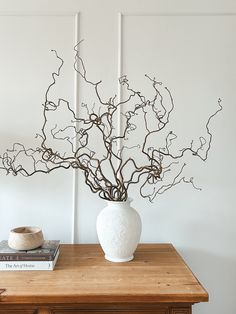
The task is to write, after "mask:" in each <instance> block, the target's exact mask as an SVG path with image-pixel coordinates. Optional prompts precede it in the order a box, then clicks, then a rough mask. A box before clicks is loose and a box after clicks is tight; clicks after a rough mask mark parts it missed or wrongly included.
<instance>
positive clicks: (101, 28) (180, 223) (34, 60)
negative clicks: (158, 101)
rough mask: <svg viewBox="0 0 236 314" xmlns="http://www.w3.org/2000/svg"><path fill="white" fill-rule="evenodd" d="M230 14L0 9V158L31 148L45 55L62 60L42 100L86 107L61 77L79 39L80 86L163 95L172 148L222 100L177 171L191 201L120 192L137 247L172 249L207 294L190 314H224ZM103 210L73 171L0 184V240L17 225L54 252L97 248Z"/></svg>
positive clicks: (202, 5)
mask: <svg viewBox="0 0 236 314" xmlns="http://www.w3.org/2000/svg"><path fill="white" fill-rule="evenodd" d="M235 4H236V3H235V1H233V0H224V1H223V0H219V1H214V0H209V1H203V0H199V1H193V0H191V1H189V0H180V1H172V0H167V1H160V0H147V1H137V0H128V1H127V0H120V1H115V0H99V1H94V0H71V1H69V2H68V1H65V0H55V1H54V0H52V1H50V2H49V1H46V0H42V1H36V0H21V1H16V0H12V1H3V0H0V40H1V41H0V43H1V49H0V154H1V152H2V151H4V150H5V149H6V148H7V147H10V145H11V143H13V142H15V141H20V142H22V143H25V144H26V145H27V146H30V145H33V143H35V138H34V135H35V133H37V132H39V131H40V128H41V126H42V106H41V104H42V103H43V102H44V95H45V89H46V88H47V86H48V85H49V83H50V82H51V73H52V71H55V70H56V69H57V66H58V62H57V60H56V59H55V57H54V56H53V54H52V53H51V52H50V50H51V49H56V50H57V51H58V53H59V55H60V56H62V57H63V59H64V61H65V64H64V67H63V70H62V76H61V78H60V79H59V80H58V82H57V86H56V88H55V92H54V96H57V97H63V98H65V99H67V100H69V101H70V102H71V104H72V105H73V106H75V103H76V107H75V108H76V110H77V112H78V113H79V114H80V110H81V107H80V104H81V102H82V101H84V102H87V103H92V102H93V101H94V99H93V96H92V94H91V93H90V92H89V91H88V90H87V89H86V88H85V86H84V84H83V82H82V81H81V79H80V78H78V77H77V76H76V74H75V73H74V71H73V61H74V52H73V47H74V44H75V42H76V41H78V40H79V39H84V42H83V43H82V45H81V54H82V57H83V59H84V62H85V65H86V69H87V75H88V77H89V79H91V80H93V81H97V80H100V79H101V80H102V84H101V88H100V91H101V95H102V97H103V98H104V99H108V98H109V97H111V96H113V95H114V94H115V93H116V94H118V97H121V98H122V97H124V96H125V95H124V92H123V91H122V90H120V89H119V87H118V84H117V82H118V81H117V78H118V76H120V75H122V74H127V75H128V78H129V79H130V82H131V84H132V86H133V87H134V88H135V89H139V90H140V91H142V92H143V93H144V94H145V95H150V94H151V93H152V88H151V87H150V84H148V81H147V80H146V79H145V77H144V74H146V73H147V74H149V75H150V76H155V77H156V78H157V79H158V80H160V81H162V82H163V84H164V85H166V86H168V87H169V89H170V90H171V92H172V94H173V97H174V101H175V112H174V113H173V116H172V123H171V127H172V128H173V130H174V131H175V132H176V133H177V134H179V144H181V145H182V144H186V143H188V142H189V140H190V139H192V138H193V139H195V140H197V138H198V136H199V135H205V133H203V132H202V131H203V130H204V123H205V121H206V119H207V118H208V116H209V114H211V113H212V112H214V110H215V109H216V108H217V100H218V98H219V97H221V98H222V100H223V102H222V104H223V107H224V109H223V111H222V113H221V114H220V115H218V116H217V117H216V118H215V119H214V121H212V130H213V134H214V138H213V142H212V149H211V151H210V154H209V158H208V161H207V162H206V163H202V162H200V161H197V160H196V159H195V160H194V159H192V158H190V156H188V160H187V161H188V166H189V167H188V172H187V174H188V175H189V176H193V177H194V178H195V182H196V184H197V185H198V186H200V187H202V191H201V192H198V191H195V190H193V189H192V188H191V187H190V186H186V185H180V186H178V187H176V188H175V189H173V190H172V191H168V192H167V193H166V194H164V195H162V196H161V197H159V198H158V199H157V200H156V201H155V202H154V203H153V204H151V203H149V202H148V201H147V200H143V199H142V198H141V197H140V196H139V195H138V190H137V189H136V188H135V187H134V188H132V189H131V197H133V198H134V199H135V201H134V206H135V207H137V209H138V211H139V212H140V214H141V216H142V221H143V233H142V239H141V240H142V242H172V243H173V244H174V245H175V246H176V247H177V249H179V251H180V252H181V253H182V255H183V257H184V258H185V259H186V260H187V261H188V263H189V265H190V267H191V268H192V269H193V270H194V272H195V273H196V275H197V276H198V278H199V279H200V280H201V281H202V283H203V284H204V285H205V287H206V288H207V290H208V291H209V293H210V302H209V303H208V304H200V305H196V306H194V310H193V313H194V314H209V313H216V314H221V313H223V312H227V313H235V312H236V307H235V304H234V295H233V292H234V290H235V289H234V284H235V276H236V273H235V263H236V254H235V252H236V246H235V240H234V239H235V237H236V233H235V232H236V231H235V219H236V214H235V210H234V207H235V206H234V198H235V197H234V194H235V177H236V171H235V167H234V156H235V153H236V146H235V139H234V135H235V134H236V129H235V123H234V117H235V99H234V98H235V97H234V89H235V83H236V65H235V55H236V42H235V29H236V15H235V14H234V13H236V6H235ZM76 12H80V15H79V18H78V16H77V17H76ZM120 12H121V13H120ZM63 119H64V116H63V114H62V116H60V117H59V120H60V121H62V120H63ZM137 138H139V137H138V136H137ZM157 141H158V139H157ZM103 206H104V202H103V201H102V200H100V199H98V197H97V195H95V194H92V193H91V192H90V190H89V188H88V187H87V186H86V185H85V184H84V178H83V174H81V173H80V172H77V173H74V172H73V171H68V170H67V171H58V172H55V173H51V174H50V175H48V176H43V175H37V176H34V177H32V178H23V177H12V176H5V174H4V173H1V174H0V239H1V238H2V239H3V238H7V236H8V232H9V230H10V229H11V228H12V227H15V226H20V225H26V224H29V225H39V226H41V227H42V228H43V230H44V233H45V237H47V238H51V239H52V238H60V239H61V241H62V242H71V241H72V240H75V241H76V242H82V243H83V242H85V243H88V242H97V236H96V230H95V224H96V217H97V214H98V213H99V211H100V209H101V208H102V207H103ZM222 270H224V271H222Z"/></svg>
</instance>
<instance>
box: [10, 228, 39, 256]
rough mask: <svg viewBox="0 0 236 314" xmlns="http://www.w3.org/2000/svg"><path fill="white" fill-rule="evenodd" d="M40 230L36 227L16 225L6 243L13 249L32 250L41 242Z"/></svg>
mask: <svg viewBox="0 0 236 314" xmlns="http://www.w3.org/2000/svg"><path fill="white" fill-rule="evenodd" d="M43 241H44V238H43V233H42V230H41V229H40V228H38V227H18V228H15V229H12V230H11V231H10V234H9V238H8V245H9V247H10V248H12V249H14V250H25V251H26V250H33V249H36V248H37V247H39V246H41V245H42V244H43Z"/></svg>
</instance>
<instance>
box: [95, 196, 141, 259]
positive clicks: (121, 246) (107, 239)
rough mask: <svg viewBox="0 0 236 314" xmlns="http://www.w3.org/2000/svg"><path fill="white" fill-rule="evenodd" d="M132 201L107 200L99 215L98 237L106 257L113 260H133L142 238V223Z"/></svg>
mask: <svg viewBox="0 0 236 314" xmlns="http://www.w3.org/2000/svg"><path fill="white" fill-rule="evenodd" d="M131 201H132V200H131V199H128V200H127V201H124V202H116V201H107V206H106V207H105V208H104V209H103V210H102V211H101V212H100V214H99V215H98V217H97V234H98V239H99V242H100V244H101V246H102V249H103V251H104V253H105V258H106V259H107V260H109V261H111V262H128V261H131V260H132V259H133V258H134V255H133V254H134V251H135V250H136V248H137V245H138V243H139V240H140V235H141V230H142V223H141V219H140V216H139V214H138V212H137V211H136V210H135V209H134V208H132V207H131V206H130V202H131Z"/></svg>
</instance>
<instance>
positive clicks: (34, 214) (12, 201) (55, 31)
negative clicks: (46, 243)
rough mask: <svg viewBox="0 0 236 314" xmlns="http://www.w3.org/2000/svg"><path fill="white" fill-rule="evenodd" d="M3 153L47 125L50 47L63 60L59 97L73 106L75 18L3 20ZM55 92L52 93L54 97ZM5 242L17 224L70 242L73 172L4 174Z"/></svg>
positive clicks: (28, 142)
mask: <svg viewBox="0 0 236 314" xmlns="http://www.w3.org/2000/svg"><path fill="white" fill-rule="evenodd" d="M0 25H1V26H0V37H1V51H0V68H1V73H2V75H1V76H0V85H1V93H0V107H1V115H0V121H1V122H0V128H1V141H0V143H1V151H2V152H3V151H4V150H5V149H7V148H11V145H12V144H13V143H14V142H20V143H22V144H24V145H25V146H26V147H34V143H35V141H36V140H35V135H36V133H40V131H41V128H42V123H43V111H42V109H43V107H42V103H43V102H44V99H45V91H46V89H47V87H48V85H49V84H50V83H51V81H52V78H51V73H52V72H53V71H57V68H58V66H59V62H58V60H57V59H56V58H55V55H54V53H52V52H51V49H55V50H57V52H58V54H59V55H60V56H61V57H62V58H63V59H64V61H65V66H64V68H63V69H62V75H61V78H60V79H59V80H58V85H57V86H56V87H55V90H56V93H57V97H62V98H65V99H67V100H69V101H70V102H71V103H72V106H74V103H73V102H74V71H73V47H74V37H75V32H76V29H75V25H76V24H75V14H71V15H57V14H49V15H40V14H36V13H28V14H27V13H26V14H23V15H22V14H18V15H17V14H15V15H11V14H8V15H1V16H0ZM53 93H54V92H52V95H53ZM0 180H1V197H0V202H1V206H0V212H1V228H0V229H1V238H6V237H7V236H8V231H9V230H10V229H11V228H13V227H15V226H19V225H39V226H41V227H42V228H43V231H44V233H45V237H46V238H60V239H61V240H62V241H63V242H64V241H65V242H69V241H70V239H71V232H72V230H71V221H72V213H73V199H72V195H73V174H72V171H67V172H66V171H61V172H57V173H52V174H51V175H50V176H46V175H36V176H34V177H31V178H23V177H21V176H19V177H13V176H7V177H6V176H5V173H2V175H1V178H0Z"/></svg>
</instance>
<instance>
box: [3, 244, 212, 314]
mask: <svg viewBox="0 0 236 314" xmlns="http://www.w3.org/2000/svg"><path fill="white" fill-rule="evenodd" d="M60 251H61V253H60V256H59V259H58V262H57V265H56V268H55V270H54V271H25V272H23V271H14V272H1V273H0V308H1V304H2V305H3V304H24V303H25V304H51V303H54V304H60V303H63V304H67V303H74V304H75V303H76V304H83V303H97V304H99V303H103V304H104V303H106V304H107V303H145V302H149V303H152V302H153V303H157V302H158V303H186V304H187V303H188V304H190V303H196V302H202V301H208V294H207V292H206V290H205V289H204V288H203V287H202V286H201V284H200V283H199V281H198V280H197V279H196V277H195V276H194V275H193V274H192V272H191V271H190V269H189V268H188V266H187V265H186V264H185V263H184V261H183V260H182V258H181V257H180V255H179V254H178V253H177V252H176V250H175V249H174V247H173V246H172V245H171V244H142V245H139V247H138V249H137V251H136V253H135V258H134V260H133V261H131V262H127V263H112V262H108V261H106V260H105V259H104V257H103V252H102V250H101V248H100V246H99V245H96V244H84V245H83V244H82V245H81V244H80V245H66V244H65V245H61V246H60ZM1 289H3V290H1ZM41 313H43V312H41Z"/></svg>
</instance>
